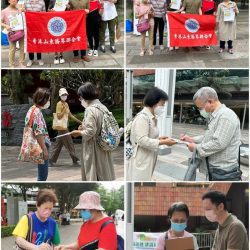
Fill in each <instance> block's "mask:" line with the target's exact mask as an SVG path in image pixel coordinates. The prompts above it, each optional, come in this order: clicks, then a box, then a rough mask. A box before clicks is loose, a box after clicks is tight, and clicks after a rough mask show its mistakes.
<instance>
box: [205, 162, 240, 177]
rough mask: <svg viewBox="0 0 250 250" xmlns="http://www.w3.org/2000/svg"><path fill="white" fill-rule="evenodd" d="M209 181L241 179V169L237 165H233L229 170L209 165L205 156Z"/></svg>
mask: <svg viewBox="0 0 250 250" xmlns="http://www.w3.org/2000/svg"><path fill="white" fill-rule="evenodd" d="M206 163H207V170H208V176H209V181H241V175H242V171H241V170H240V168H239V166H235V167H234V168H233V169H231V170H230V171H226V170H224V169H221V168H220V167H210V165H209V162H208V159H207V158H206Z"/></svg>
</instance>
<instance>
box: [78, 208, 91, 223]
mask: <svg viewBox="0 0 250 250" xmlns="http://www.w3.org/2000/svg"><path fill="white" fill-rule="evenodd" d="M81 217H82V218H83V219H84V220H90V219H91V217H92V214H91V213H90V211H89V210H88V209H86V210H82V211H81Z"/></svg>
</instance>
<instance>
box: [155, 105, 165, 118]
mask: <svg viewBox="0 0 250 250" xmlns="http://www.w3.org/2000/svg"><path fill="white" fill-rule="evenodd" d="M164 110H165V107H164V106H157V107H156V108H155V111H154V114H155V115H156V116H158V117H161V116H163V114H164Z"/></svg>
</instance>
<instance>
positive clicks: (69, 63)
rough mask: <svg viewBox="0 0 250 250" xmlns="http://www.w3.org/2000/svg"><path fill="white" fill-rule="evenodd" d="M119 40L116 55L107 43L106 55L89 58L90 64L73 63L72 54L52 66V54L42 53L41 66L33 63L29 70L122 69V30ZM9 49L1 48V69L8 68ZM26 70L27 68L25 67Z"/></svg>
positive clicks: (65, 55) (17, 53) (17, 56)
mask: <svg viewBox="0 0 250 250" xmlns="http://www.w3.org/2000/svg"><path fill="white" fill-rule="evenodd" d="M121 34H122V36H121V38H120V39H119V40H118V41H117V43H116V50H117V51H116V53H115V54H114V53H112V52H111V51H110V50H109V43H108V42H106V53H102V52H101V51H99V56H98V57H94V56H93V57H90V59H91V61H90V62H84V61H80V62H78V63H74V62H73V52H72V51H71V52H65V53H63V55H64V59H65V63H64V64H59V65H54V53H44V54H42V59H43V61H44V63H45V64H44V65H43V66H39V65H38V63H37V62H36V63H34V64H33V65H32V67H30V68H123V67H124V35H123V34H124V32H123V28H122V30H121ZM8 54H9V47H8V46H2V61H1V63H2V68H7V67H9V59H8ZM17 58H19V51H16V66H18V65H19V64H18V59H17ZM25 62H26V64H27V62H28V56H26V60H25ZM27 68H28V67H27Z"/></svg>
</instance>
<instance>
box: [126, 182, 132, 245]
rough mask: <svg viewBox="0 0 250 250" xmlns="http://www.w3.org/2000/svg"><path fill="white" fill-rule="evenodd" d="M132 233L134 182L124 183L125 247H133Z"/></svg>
mask: <svg viewBox="0 0 250 250" xmlns="http://www.w3.org/2000/svg"><path fill="white" fill-rule="evenodd" d="M133 233H134V183H133V182H127V184H126V245H125V247H126V248H125V249H133Z"/></svg>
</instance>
